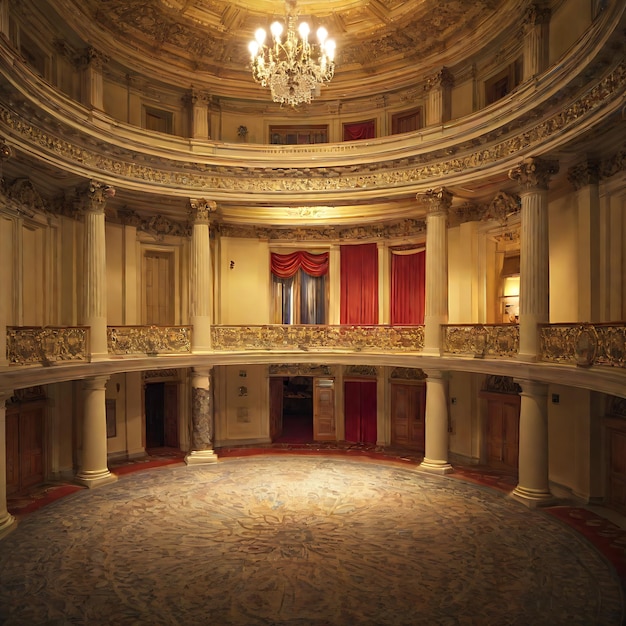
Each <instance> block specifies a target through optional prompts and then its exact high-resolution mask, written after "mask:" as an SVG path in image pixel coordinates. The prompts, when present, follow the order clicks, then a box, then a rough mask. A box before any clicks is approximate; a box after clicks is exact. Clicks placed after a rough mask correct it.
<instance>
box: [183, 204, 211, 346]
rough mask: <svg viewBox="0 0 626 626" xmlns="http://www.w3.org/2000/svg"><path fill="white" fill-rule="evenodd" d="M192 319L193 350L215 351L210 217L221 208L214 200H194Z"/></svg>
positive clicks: (191, 278) (191, 280) (191, 269)
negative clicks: (212, 348) (212, 345)
mask: <svg viewBox="0 0 626 626" xmlns="http://www.w3.org/2000/svg"><path fill="white" fill-rule="evenodd" d="M189 203H190V206H191V216H192V219H193V230H192V233H191V268H190V289H189V290H190V298H191V301H190V319H191V324H192V326H193V332H192V336H191V350H192V352H195V353H202V352H208V351H210V350H211V304H212V298H211V296H212V294H213V280H212V268H211V244H210V231H209V229H210V216H211V212H214V211H215V210H216V208H217V205H216V204H215V202H213V201H211V200H205V199H204V198H202V199H198V200H195V199H191V200H190V201H189Z"/></svg>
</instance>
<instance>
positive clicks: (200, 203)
mask: <svg viewBox="0 0 626 626" xmlns="http://www.w3.org/2000/svg"><path fill="white" fill-rule="evenodd" d="M189 207H190V214H191V219H192V220H193V222H194V224H208V223H209V220H210V217H211V213H215V211H217V204H216V203H215V200H205V199H204V198H197V199H196V198H190V199H189Z"/></svg>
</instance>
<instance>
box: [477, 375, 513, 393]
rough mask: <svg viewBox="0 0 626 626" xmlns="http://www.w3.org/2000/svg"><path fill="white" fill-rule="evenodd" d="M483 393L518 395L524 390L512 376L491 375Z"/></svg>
mask: <svg viewBox="0 0 626 626" xmlns="http://www.w3.org/2000/svg"><path fill="white" fill-rule="evenodd" d="M483 391H490V392H492V393H508V394H511V395H518V394H519V393H520V392H521V391H522V388H521V387H520V386H519V385H518V384H517V383H516V382H515V381H514V380H513V379H512V378H511V377H510V376H494V375H491V376H487V378H485V382H484V384H483Z"/></svg>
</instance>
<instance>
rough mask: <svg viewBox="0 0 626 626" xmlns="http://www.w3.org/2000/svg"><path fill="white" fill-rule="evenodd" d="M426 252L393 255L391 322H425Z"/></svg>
mask: <svg viewBox="0 0 626 626" xmlns="http://www.w3.org/2000/svg"><path fill="white" fill-rule="evenodd" d="M425 293H426V252H424V251H421V252H415V253H413V254H406V253H405V254H393V253H392V255H391V323H392V324H423V323H424V296H425Z"/></svg>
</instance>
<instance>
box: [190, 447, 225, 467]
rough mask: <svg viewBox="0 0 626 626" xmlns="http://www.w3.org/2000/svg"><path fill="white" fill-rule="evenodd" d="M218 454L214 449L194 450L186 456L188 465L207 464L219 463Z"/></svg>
mask: <svg viewBox="0 0 626 626" xmlns="http://www.w3.org/2000/svg"><path fill="white" fill-rule="evenodd" d="M217 461H218V458H217V454H215V452H213V450H192V451H191V452H190V453H189V454H188V455H187V456H186V457H185V463H187V465H205V464H207V463H217Z"/></svg>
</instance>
